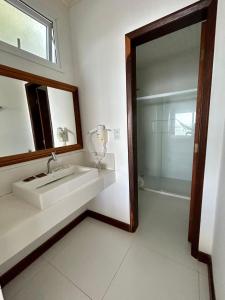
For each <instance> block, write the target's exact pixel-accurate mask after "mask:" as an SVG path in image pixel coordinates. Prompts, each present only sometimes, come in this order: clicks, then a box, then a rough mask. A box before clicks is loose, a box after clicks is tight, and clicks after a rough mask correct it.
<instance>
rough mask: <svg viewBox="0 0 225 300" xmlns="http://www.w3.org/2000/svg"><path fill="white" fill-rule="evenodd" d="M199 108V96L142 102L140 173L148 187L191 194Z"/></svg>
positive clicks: (139, 134) (139, 135)
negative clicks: (196, 119) (197, 104)
mask: <svg viewBox="0 0 225 300" xmlns="http://www.w3.org/2000/svg"><path fill="white" fill-rule="evenodd" d="M195 111H196V96H194V97H193V96H192V97H190V98H187V99H180V100H179V99H175V100H174V101H173V100H171V99H170V100H169V101H168V100H167V99H158V100H157V102H156V101H155V103H141V104H139V105H138V120H139V121H140V120H141V124H139V123H140V122H138V124H139V128H138V138H139V141H138V144H139V147H138V148H139V152H138V160H139V174H140V176H141V177H142V178H143V179H144V187H145V188H147V189H150V190H156V191H163V192H167V193H172V194H177V195H182V196H190V192H191V177H192V161H193V147H194V129H195ZM140 145H141V146H140Z"/></svg>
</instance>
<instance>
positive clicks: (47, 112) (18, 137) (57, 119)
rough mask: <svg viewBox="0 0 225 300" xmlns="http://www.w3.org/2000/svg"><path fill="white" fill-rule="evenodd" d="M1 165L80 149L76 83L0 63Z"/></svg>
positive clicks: (80, 136) (80, 137) (80, 135)
mask: <svg viewBox="0 0 225 300" xmlns="http://www.w3.org/2000/svg"><path fill="white" fill-rule="evenodd" d="M0 140H1V142H0V166H5V165H10V164H14V163H18V162H23V161H27V160H32V159H36V158H40V157H44V156H48V155H49V154H50V153H51V152H52V151H55V152H56V153H65V152H68V151H73V150H78V149H82V147H83V143H82V134H81V123H80V112H79V101H78V89H77V87H75V86H72V85H68V84H65V83H61V82H58V81H54V80H51V79H47V78H44V77H40V76H37V75H33V74H30V73H26V72H23V71H19V70H16V69H13V68H9V67H7V66H3V65H0Z"/></svg>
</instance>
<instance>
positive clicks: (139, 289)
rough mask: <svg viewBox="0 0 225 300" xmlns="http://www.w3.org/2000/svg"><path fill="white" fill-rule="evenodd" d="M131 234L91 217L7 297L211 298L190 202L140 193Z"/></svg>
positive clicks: (26, 273) (11, 286) (28, 271)
mask: <svg viewBox="0 0 225 300" xmlns="http://www.w3.org/2000/svg"><path fill="white" fill-rule="evenodd" d="M139 206H140V226H139V228H138V231H137V232H136V233H135V234H130V233H127V232H124V231H122V230H119V229H116V228H114V227H112V226H109V225H106V224H103V223H101V222H98V221H95V220H93V219H90V218H88V219H86V220H84V221H83V222H82V223H81V224H79V225H78V226H77V227H76V228H74V229H73V230H72V231H71V232H70V233H69V234H67V235H66V236H65V237H64V238H63V239H62V240H61V241H60V242H58V243H57V244H56V245H55V246H54V247H52V248H51V249H50V250H49V251H48V252H47V253H46V254H44V255H43V256H42V257H41V258H40V259H39V260H37V261H36V262H35V263H34V264H33V265H31V266H30V267H29V268H28V269H26V270H25V271H24V272H23V273H22V274H21V275H19V276H18V277H17V278H16V279H14V280H13V281H12V282H11V283H9V284H8V285H7V286H6V287H5V288H4V289H3V293H4V296H5V300H22V299H23V300H45V299H46V300H53V299H54V300H70V299H71V300H72V299H74V300H76V299H77V300H87V299H93V300H100V299H104V300H128V299H129V300H151V299H152V300H209V291H208V279H207V268H206V266H205V265H203V264H201V263H199V262H197V261H195V260H194V259H192V258H191V256H190V247H189V244H188V243H187V228H188V209H189V202H188V201H187V200H182V199H179V198H173V197H168V196H162V195H157V194H155V193H150V192H145V191H140V195H139Z"/></svg>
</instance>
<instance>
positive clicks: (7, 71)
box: [0, 64, 83, 167]
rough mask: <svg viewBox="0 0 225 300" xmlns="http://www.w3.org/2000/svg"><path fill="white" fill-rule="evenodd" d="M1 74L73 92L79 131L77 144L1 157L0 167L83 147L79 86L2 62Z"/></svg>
mask: <svg viewBox="0 0 225 300" xmlns="http://www.w3.org/2000/svg"><path fill="white" fill-rule="evenodd" d="M0 76H6V77H9V78H14V79H19V80H23V81H27V82H32V83H36V84H40V85H46V86H49V87H52V88H57V89H61V90H65V91H68V92H71V93H72V94H73V101H74V114H75V123H76V131H77V144H74V145H69V146H63V147H57V148H51V149H45V150H39V151H34V152H28V153H21V154H16V155H10V156H4V157H0V167H4V166H9V165H13V164H18V163H22V162H26V161H31V160H35V159H39V158H43V157H47V156H49V155H50V154H51V153H52V152H56V154H61V153H67V152H71V151H76V150H81V149H83V139H82V128H81V118H80V106H79V94H78V87H76V86H73V85H70V84H67V83H63V82H59V81H56V80H52V79H49V78H46V77H42V76H38V75H34V74H31V73H28V72H24V71H21V70H17V69H14V68H11V67H8V66H5V65H2V64H0Z"/></svg>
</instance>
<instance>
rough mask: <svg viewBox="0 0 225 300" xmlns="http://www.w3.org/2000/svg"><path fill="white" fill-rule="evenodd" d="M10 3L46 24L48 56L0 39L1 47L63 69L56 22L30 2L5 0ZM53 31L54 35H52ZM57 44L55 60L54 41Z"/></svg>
mask: <svg viewBox="0 0 225 300" xmlns="http://www.w3.org/2000/svg"><path fill="white" fill-rule="evenodd" d="M5 1H6V2H7V3H9V4H10V5H12V6H14V7H15V8H17V9H18V10H20V11H22V12H23V13H25V14H26V15H28V16H29V17H31V18H32V19H34V20H36V21H37V22H39V23H40V24H42V25H44V26H46V56H47V58H44V57H41V56H38V55H36V54H34V53H32V52H29V51H27V50H25V49H21V48H20V47H16V46H14V45H11V44H9V43H7V42H5V41H3V40H0V49H1V50H3V51H6V52H8V53H11V54H14V55H18V56H21V57H23V58H26V59H28V60H31V61H32V62H36V63H39V64H42V65H45V66H46V65H48V66H49V67H50V68H53V69H56V70H61V65H60V59H59V51H58V42H57V31H56V22H55V21H54V20H53V19H51V18H49V17H45V16H44V15H43V14H42V13H40V12H38V11H37V10H36V9H34V8H32V7H30V6H29V5H28V4H26V3H24V2H23V1H21V0H5ZM52 33H53V36H52ZM53 42H54V44H55V52H56V53H55V55H56V60H55V62H53V61H52V43H53Z"/></svg>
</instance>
